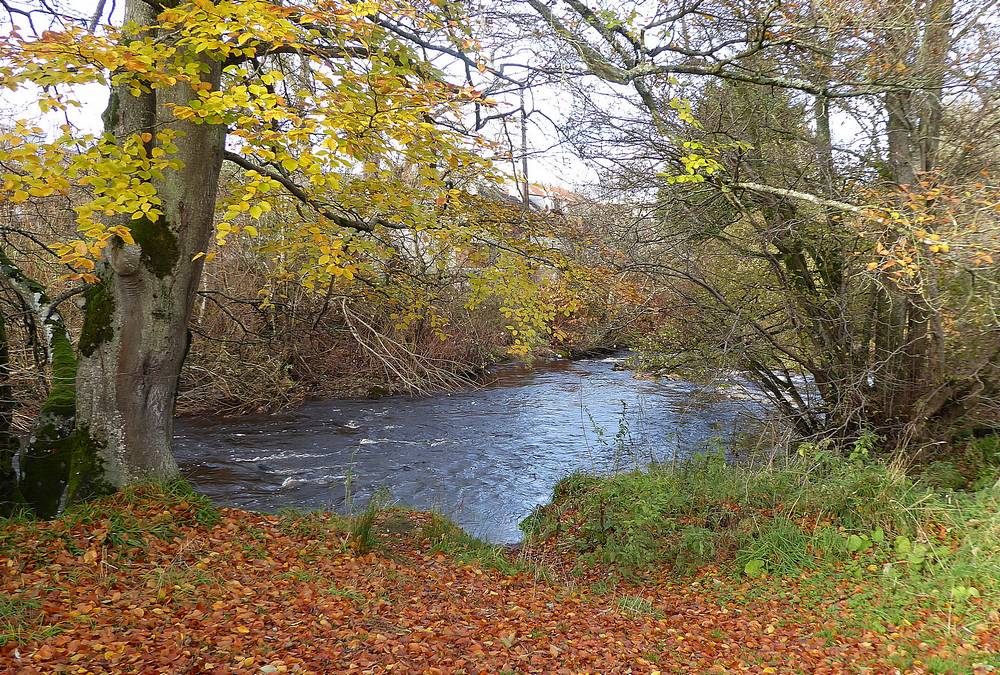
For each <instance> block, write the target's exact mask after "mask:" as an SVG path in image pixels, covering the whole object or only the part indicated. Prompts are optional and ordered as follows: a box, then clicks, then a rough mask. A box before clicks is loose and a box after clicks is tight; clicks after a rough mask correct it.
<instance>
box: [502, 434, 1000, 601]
mask: <svg viewBox="0 0 1000 675" xmlns="http://www.w3.org/2000/svg"><path fill="white" fill-rule="evenodd" d="M869 443H870V439H862V441H860V442H859V443H858V444H856V445H855V446H854V447H853V448H850V449H849V451H848V452H846V453H838V452H836V451H835V450H834V449H832V448H830V447H828V446H822V445H820V446H817V445H805V446H802V447H801V448H800V450H799V452H798V453H797V454H796V455H794V456H792V457H788V458H785V459H782V460H780V461H772V462H770V463H768V464H766V465H762V466H746V465H738V464H736V465H734V464H730V463H727V461H726V459H725V457H724V455H723V454H722V453H714V454H707V455H702V456H698V457H695V458H693V459H690V460H688V461H686V462H681V463H679V464H677V465H654V466H652V467H651V468H649V469H647V470H644V471H633V472H629V473H621V474H615V475H609V476H602V477H596V476H592V475H586V474H579V473H578V474H573V475H571V476H568V477H567V478H565V479H564V480H563V481H561V482H560V483H559V484H558V485H557V486H556V488H555V491H554V501H553V503H552V504H550V505H548V506H544V507H540V508H538V509H537V510H536V511H535V512H534V513H532V514H531V515H530V516H529V517H528V518H527V519H526V520H525V521H524V522H523V523H522V524H521V527H522V529H523V530H524V531H525V534H526V536H527V539H528V542H529V544H530V545H536V544H543V543H544V542H549V543H554V544H555V545H557V546H558V547H559V548H560V549H562V550H569V551H572V553H573V555H575V556H577V557H578V558H579V559H580V560H581V561H582V562H583V563H584V564H585V565H590V566H595V567H596V566H601V567H605V568H608V569H609V570H610V572H611V573H612V574H615V575H617V576H619V577H621V578H623V579H632V580H636V579H641V578H643V577H645V576H648V575H652V574H654V573H662V572H663V571H664V569H665V568H666V570H668V571H669V572H671V573H674V574H684V573H689V572H694V571H696V570H698V569H702V568H704V567H705V566H707V565H717V566H718V567H720V568H721V569H722V570H723V571H727V572H728V573H730V574H731V575H733V576H737V577H741V578H743V579H748V580H752V581H753V583H760V584H764V585H766V582H767V580H768V579H769V578H774V579H780V577H782V576H786V575H796V576H798V577H803V578H804V577H807V576H817V577H819V578H821V579H825V580H826V582H827V583H829V582H830V580H831V579H832V578H836V579H837V580H842V581H848V582H856V581H857V580H868V581H877V582H878V583H877V584H875V586H876V587H877V588H879V589H880V592H883V591H884V592H885V593H887V594H894V595H896V596H898V597H900V598H902V599H901V600H900V602H918V601H919V602H921V603H924V604H928V603H930V604H932V605H934V606H935V607H937V608H941V607H944V608H946V609H947V611H948V612H950V613H952V612H953V613H955V614H956V615H959V614H964V613H966V612H967V610H977V611H978V610H983V609H984V608H986V607H989V606H993V607H995V606H996V598H997V596H998V595H1000V487H997V486H996V484H995V481H996V479H995V474H994V477H993V479H992V480H991V481H990V480H983V479H980V480H979V483H977V484H976V485H975V487H978V489H967V490H964V491H962V490H953V489H942V488H941V487H940V485H939V484H938V483H936V482H935V481H933V480H931V479H929V478H927V477H924V476H919V475H917V476H915V477H914V476H911V475H908V474H907V472H906V471H904V470H903V468H902V467H901V466H900V465H898V464H894V463H890V464H886V463H883V462H880V461H876V460H874V459H871V454H872V453H871V451H872V449H873V448H872V447H871V446H870V444H869ZM983 473H984V475H988V472H983ZM778 585H780V582H779V583H778ZM864 604H865V603H859V604H858V609H859V611H860V610H861V609H864V607H863V606H864Z"/></svg>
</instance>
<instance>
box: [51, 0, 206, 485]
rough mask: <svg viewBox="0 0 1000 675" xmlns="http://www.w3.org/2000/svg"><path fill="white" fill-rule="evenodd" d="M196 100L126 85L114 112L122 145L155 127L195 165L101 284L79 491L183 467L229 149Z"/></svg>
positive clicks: (77, 469) (162, 190)
mask: <svg viewBox="0 0 1000 675" xmlns="http://www.w3.org/2000/svg"><path fill="white" fill-rule="evenodd" d="M154 19H155V13H154V11H153V10H152V9H151V8H150V6H149V5H147V4H145V3H144V2H142V0H129V2H128V4H127V8H126V23H127V22H129V21H133V22H135V23H136V24H138V25H140V26H142V25H150V24H152V23H153V21H154ZM203 64H204V66H205V67H206V69H207V72H203V73H202V75H201V77H202V80H203V81H206V82H209V83H210V84H211V85H212V87H213V88H216V89H217V88H218V85H219V75H220V64H219V63H217V62H213V61H211V60H209V59H207V58H205V59H203ZM196 98H197V95H196V93H195V92H194V91H193V89H192V88H191V87H190V86H189V85H188V84H187V83H179V84H177V85H174V86H171V87H165V88H160V89H156V90H155V91H154V92H153V93H148V94H142V95H139V96H132V95H131V94H130V93H129V92H128V90H127V89H125V88H119V90H118V91H115V92H113V94H112V97H111V102H110V104H109V107H108V111H107V112H106V117H105V124H106V127H107V129H108V130H109V131H111V132H112V133H114V134H115V136H116V137H117V138H118V139H119V142H121V141H122V140H123V139H124V138H127V137H128V136H130V135H133V134H139V133H148V134H150V136H151V137H152V140H151V141H150V142H149V143H147V146H148V147H149V148H150V149H151V148H152V147H153V146H154V145H155V144H156V143H157V140H156V135H157V133H158V132H162V130H164V129H171V130H173V131H175V132H177V133H178V137H177V138H176V139H175V141H174V143H175V144H176V146H177V148H178V150H177V152H176V153H175V154H174V155H173V157H174V158H176V159H178V160H180V162H181V163H182V165H183V166H182V168H180V169H177V170H171V171H168V172H166V173H165V175H164V177H163V178H162V179H159V180H154V181H153V185H154V187H155V188H156V191H157V195H158V196H159V198H160V200H161V202H162V204H161V206H160V209H161V210H162V211H163V215H162V216H160V217H159V218H158V219H157V220H156V221H155V222H152V221H150V220H149V219H147V218H140V219H138V220H131V221H130V222H128V226H129V227H130V228H131V231H132V236H133V238H134V239H135V242H136V243H135V245H127V244H125V243H123V242H121V241H118V242H116V243H115V244H114V245H113V246H111V247H109V250H108V252H107V255H106V259H105V260H104V261H103V263H102V265H101V268H100V270H99V275H100V278H101V282H100V284H99V285H97V286H96V287H95V288H94V289H93V290H92V291H91V293H89V294H88V296H87V303H86V313H85V320H84V327H83V330H82V333H81V336H80V367H79V372H78V377H77V419H78V428H79V429H80V430H81V432H84V431H85V432H86V433H87V434H88V435H89V438H90V440H91V442H92V451H91V453H92V454H91V456H90V458H89V460H88V459H84V460H81V462H79V463H78V464H74V468H73V477H72V479H71V485H70V491H71V498H80V497H85V496H87V494H89V493H92V492H94V491H95V490H99V489H101V488H102V487H106V488H119V487H121V486H123V485H127V484H129V483H134V482H137V481H141V480H146V479H167V478H170V477H173V476H175V475H176V474H177V464H176V462H175V461H174V458H173V454H172V452H171V437H172V432H173V416H174V403H175V396H176V393H177V381H178V378H179V376H180V371H181V365H182V363H183V361H184V357H185V355H186V352H187V343H188V320H189V318H190V316H191V313H192V310H193V306H194V298H195V294H196V292H197V289H198V284H199V281H200V278H201V270H202V264H203V263H202V261H201V260H200V259H199V260H197V261H192V257H193V256H194V255H195V254H196V253H197V252H199V251H204V250H206V248H207V246H208V243H209V240H210V237H211V234H212V227H213V218H214V212H215V202H216V192H217V188H218V182H219V172H220V169H221V166H222V156H223V149H224V144H225V129H224V127H223V126H221V125H210V124H195V123H191V122H184V121H179V120H177V119H175V118H174V117H173V114H172V112H171V106H172V105H185V104H187V103H188V102H189V101H191V100H193V99H196Z"/></svg>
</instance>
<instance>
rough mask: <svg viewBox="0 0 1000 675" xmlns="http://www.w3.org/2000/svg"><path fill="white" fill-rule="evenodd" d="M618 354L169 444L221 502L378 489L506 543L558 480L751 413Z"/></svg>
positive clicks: (304, 412)
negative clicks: (626, 366) (648, 375)
mask: <svg viewBox="0 0 1000 675" xmlns="http://www.w3.org/2000/svg"><path fill="white" fill-rule="evenodd" d="M621 360H622V359H621V357H608V358H605V359H600V360H597V359H593V360H589V361H582V362H581V361H577V362H572V363H570V362H559V363H554V364H544V365H543V366H541V367H540V368H539V369H537V370H535V371H528V370H524V369H510V370H509V371H503V372H501V373H499V374H498V376H497V379H496V381H495V382H493V383H490V384H488V385H486V386H483V387H479V388H476V389H474V390H470V391H467V392H462V393H458V394H455V395H453V396H435V397H430V398H414V397H408V396H394V397H391V398H389V399H383V404H382V405H377V406H375V407H373V406H372V402H371V401H368V400H365V401H360V400H359V401H336V402H329V403H324V402H310V403H308V404H306V405H304V406H303V407H302V408H300V409H298V410H296V411H294V412H293V413H290V414H287V415H276V416H267V417H262V416H256V417H252V418H245V419H235V420H234V419H227V420H211V419H198V420H178V422H177V429H178V432H177V435H176V438H175V446H176V453H177V457H178V461H179V462H180V464H181V466H182V469H183V470H184V472H185V474H186V475H187V476H188V477H189V478H190V480H191V481H192V482H193V483H194V484H195V486H196V487H197V488H198V489H200V490H201V491H203V492H205V493H206V494H208V495H209V496H211V497H212V498H213V499H215V500H217V501H219V502H221V503H223V504H226V505H232V506H238V507H243V508H253V509H260V510H272V511H273V510H277V509H279V508H282V507H285V506H296V507H304V508H346V503H347V499H348V495H347V491H348V486H347V485H346V483H348V482H349V483H350V492H351V501H352V502H354V503H363V502H364V500H365V499H366V498H367V497H368V496H369V495H371V494H372V493H373V492H374V491H375V490H376V489H378V488H379V487H387V488H389V490H390V491H391V493H392V495H393V498H394V499H395V500H396V501H398V502H399V503H402V504H406V505H409V506H413V507H415V508H422V509H438V510H440V511H442V512H444V513H445V514H447V515H449V516H450V517H452V518H454V519H455V520H456V521H457V522H458V523H459V524H461V525H462V526H463V527H466V528H467V529H468V530H469V531H470V532H472V533H474V534H477V535H479V536H485V537H486V538H488V539H491V540H492V541H496V542H512V541H516V540H517V539H519V538H520V531H519V530H518V528H517V523H518V522H519V521H520V520H521V519H522V518H523V517H524V516H526V515H527V514H528V513H529V512H530V511H531V509H532V508H533V507H534V506H535V505H537V504H540V503H544V502H545V501H547V500H548V498H549V496H550V495H551V491H552V487H553V486H554V485H555V483H556V481H558V480H559V479H560V478H562V477H563V476H565V475H567V474H569V473H571V472H573V471H579V470H583V471H588V470H589V471H599V472H606V471H611V470H614V469H615V468H621V467H627V468H631V467H633V466H641V465H643V464H644V463H646V462H648V461H650V460H654V459H660V460H670V459H672V458H673V457H674V456H678V457H683V456H686V455H687V454H689V453H691V452H692V451H694V450H696V449H698V448H699V447H703V446H704V445H705V443H706V442H707V441H708V439H710V438H711V437H712V436H718V435H719V434H728V433H732V431H733V430H734V428H735V427H736V425H737V423H738V421H739V419H740V418H741V416H745V415H753V414H755V413H757V412H759V411H760V410H761V406H760V404H759V402H757V401H755V400H752V399H750V398H748V399H747V400H738V401H734V400H732V399H731V398H725V397H718V396H714V397H710V396H704V395H702V394H700V393H699V392H702V391H703V389H702V388H699V387H698V386H697V385H694V384H692V383H689V382H678V381H671V380H664V381H663V382H655V381H645V380H637V379H635V378H633V377H632V376H631V374H630V373H628V372H627V371H617V370H614V369H613V366H614V364H615V363H618V362H620V361H621ZM740 385H741V386H745V383H740ZM751 391H752V390H751ZM741 393H742V392H741ZM385 401H390V402H391V404H388V405H386V404H385ZM623 402H624V404H623ZM623 405H624V413H623ZM619 432H621V433H619ZM359 436H360V438H359ZM616 436H619V438H616ZM623 450H624V452H623ZM348 475H350V481H348V478H347V476H348Z"/></svg>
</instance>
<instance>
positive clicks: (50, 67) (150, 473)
mask: <svg viewBox="0 0 1000 675" xmlns="http://www.w3.org/2000/svg"><path fill="white" fill-rule="evenodd" d="M4 8H5V9H6V11H7V12H8V15H9V16H10V17H11V18H12V22H13V23H14V24H15V25H16V26H17V27H16V28H15V29H14V30H13V31H12V32H11V34H10V35H9V36H7V37H5V38H3V40H2V42H0V55H2V61H0V81H2V82H3V84H4V86H6V87H7V88H8V89H10V90H14V91H18V90H21V91H24V90H26V89H29V90H33V91H36V92H38V97H37V105H38V106H39V108H40V110H41V112H42V113H48V114H49V119H51V118H52V116H53V115H56V116H58V115H62V114H63V113H65V112H67V111H72V110H73V108H74V107H75V106H77V105H78V104H77V102H76V101H75V97H76V96H78V95H79V92H80V91H81V86H82V85H92V84H101V85H107V86H108V87H109V88H110V92H111V93H110V97H109V101H108V104H107V108H106V110H105V112H104V114H103V124H104V128H103V132H101V133H98V134H86V133H83V132H82V131H81V130H80V129H78V128H75V127H73V126H71V125H70V124H69V122H66V123H63V124H61V126H60V127H59V128H58V129H57V130H56V131H55V133H50V132H49V131H48V130H46V129H45V128H43V127H40V126H38V125H37V124H36V123H33V122H32V121H31V120H27V119H26V120H20V121H18V122H17V125H16V127H15V128H14V129H12V130H11V131H10V132H9V133H6V134H3V135H2V137H0V199H3V200H6V201H7V202H8V203H9V204H11V205H12V207H13V208H19V207H20V206H21V205H26V204H27V203H30V201H31V200H33V199H42V198H46V197H50V196H52V195H53V194H64V195H67V196H68V197H70V198H72V199H73V200H74V208H75V212H76V216H77V226H78V231H79V237H78V238H76V239H74V240H69V241H62V242H56V243H54V244H53V245H52V246H53V249H54V250H55V251H56V253H57V254H58V255H59V258H60V260H61V261H62V262H63V263H64V264H65V265H66V266H68V268H70V270H71V272H70V278H71V279H73V280H75V281H78V282H80V283H81V284H83V285H84V287H85V288H86V290H85V292H84V294H83V297H84V298H85V303H84V309H83V311H84V315H85V318H84V323H83V328H82V331H81V333H80V336H79V341H78V351H76V352H74V349H73V346H72V344H71V342H68V340H67V339H66V336H65V334H64V331H63V330H61V329H60V326H61V324H60V323H59V321H58V312H57V311H54V308H53V307H49V306H48V305H47V299H46V298H45V296H44V293H40V292H39V291H40V289H33V288H32V286H31V283H30V280H27V279H26V278H22V277H23V275H21V274H20V272H19V271H18V270H17V269H16V267H15V266H13V265H12V264H11V265H9V266H8V267H5V273H6V276H7V277H8V279H11V280H15V281H17V282H18V283H20V285H21V286H23V287H24V288H25V292H26V293H28V294H32V293H33V292H34V295H32V298H31V299H32V303H33V305H34V306H36V309H37V311H38V312H39V315H40V316H41V317H42V319H43V321H44V322H45V323H46V325H47V326H49V329H48V331H47V336H48V352H49V354H50V360H51V362H52V367H53V381H54V382H55V383H56V385H57V386H54V387H53V389H52V396H51V397H50V400H49V403H47V404H46V407H45V410H44V411H43V417H42V419H40V420H39V423H38V425H36V429H35V432H34V433H33V434H32V437H31V439H30V441H29V445H28V448H27V450H26V452H25V455H24V457H23V460H22V462H21V473H22V476H21V480H20V482H19V490H20V492H21V493H22V497H23V498H24V499H26V500H27V502H28V503H29V505H30V506H31V507H32V508H34V510H35V511H36V512H37V513H39V514H41V515H51V514H53V513H55V512H56V511H57V510H58V509H59V507H60V506H61V505H62V504H65V503H67V502H68V501H72V500H76V499H80V498H83V497H86V496H87V495H89V494H92V493H95V492H100V491H104V490H108V489H115V488H117V487H120V486H122V485H125V484H128V483H132V482H135V481H139V480H145V479H150V478H153V479H163V478H169V477H172V476H174V475H176V473H177V466H176V464H175V462H174V459H173V456H172V454H171V450H170V443H171V435H172V419H173V414H174V399H175V395H176V393H177V381H178V375H179V372H180V368H181V364H182V362H183V360H184V357H185V353H186V350H187V345H188V341H189V337H188V332H187V327H188V319H189V317H190V315H191V312H192V307H193V303H194V297H195V292H196V290H197V288H198V284H199V278H200V275H201V272H202V267H203V265H205V264H206V262H209V261H210V260H211V258H212V257H213V256H214V255H215V253H214V252H213V251H210V248H212V247H211V244H213V242H214V244H215V245H216V247H217V246H224V245H225V243H226V240H227V239H228V238H230V237H235V236H239V237H250V238H255V237H262V236H263V235H264V234H265V232H264V231H263V229H264V228H266V227H267V223H269V222H273V221H272V220H271V219H270V217H269V214H271V213H273V212H280V215H281V217H282V228H283V229H282V232H281V237H280V240H279V241H274V240H271V243H269V245H271V246H274V247H276V248H275V254H276V255H280V249H281V247H288V248H291V249H294V251H295V253H296V255H295V256H294V257H295V259H296V260H300V261H301V260H305V262H303V263H301V265H300V267H299V268H297V269H295V270H293V272H294V274H295V275H296V277H297V278H299V279H300V280H301V281H302V283H304V284H306V285H307V286H309V287H322V286H323V285H325V284H326V283H328V282H332V281H336V280H338V279H341V280H350V279H352V278H353V277H354V275H355V274H357V273H358V271H359V258H361V257H362V256H363V254H364V252H365V251H371V250H374V249H378V248H379V247H386V246H390V247H391V245H392V243H391V240H392V237H391V236H388V235H389V234H390V233H392V232H394V231H408V232H411V233H417V235H416V236H425V237H430V238H432V239H434V240H435V241H438V242H439V243H440V245H445V246H447V245H453V246H454V247H455V248H456V250H457V249H460V248H462V247H466V246H471V245H473V244H472V240H473V237H472V236H471V235H469V234H468V233H465V232H463V228H474V227H477V225H476V224H475V223H474V222H469V221H463V220H461V219H457V220H456V219H451V220H447V221H445V220H444V219H442V218H440V217H439V216H440V214H441V213H442V212H443V211H445V210H447V209H448V208H449V204H450V203H452V202H454V201H455V200H456V199H458V198H459V197H460V196H461V195H462V190H461V187H462V184H463V181H468V180H470V179H471V178H472V177H477V176H482V175H484V174H486V173H488V162H487V161H486V160H484V159H483V157H484V156H487V155H488V154H489V149H488V148H486V147H485V146H484V145H482V144H481V143H480V142H479V141H478V140H477V139H476V138H475V136H473V135H470V134H468V133H466V131H465V127H464V125H463V124H462V116H463V114H464V112H463V110H464V108H465V107H466V106H469V105H479V106H483V105H488V102H486V101H484V100H483V96H482V94H481V93H480V92H479V91H477V90H476V89H475V88H473V86H472V85H471V80H472V78H473V77H478V76H479V75H480V73H481V72H483V71H486V67H485V66H484V65H482V64H480V63H478V62H477V61H476V60H475V59H474V58H472V57H470V56H467V55H466V54H467V52H470V51H471V49H472V48H474V43H473V40H472V38H471V37H470V36H469V35H468V33H467V32H466V30H465V29H464V28H463V26H462V22H461V18H460V15H459V14H458V12H457V11H456V9H455V6H454V5H453V4H452V3H450V2H446V1H443V0H435V1H434V2H430V3H420V4H410V3H406V2H395V1H394V0H388V1H381V0H380V1H378V2H374V1H365V2H348V1H345V2H339V1H325V2H319V3H307V4H301V5H300V4H290V3H282V2H271V1H267V0H240V1H235V0H191V1H185V2H163V3H160V2H150V1H147V0H126V2H125V3H124V12H123V16H122V20H121V21H120V22H119V25H117V26H112V25H103V24H102V10H103V8H104V3H101V5H100V7H99V9H98V11H97V14H96V15H95V16H94V17H93V19H92V20H89V21H80V20H74V19H73V18H72V17H68V16H64V15H62V14H59V13H58V12H57V11H56V10H54V9H52V8H51V7H50V6H49V5H45V4H43V5H38V6H23V7H22V6H15V5H11V4H8V3H7V2H5V3H4ZM39 23H46V25H47V28H46V29H45V30H36V25H37V24H39ZM435 56H438V57H442V56H443V57H445V58H447V59H448V60H449V62H453V63H458V64H460V65H461V66H463V67H462V68H458V69H456V70H457V72H459V73H460V75H459V78H458V79H457V80H456V81H454V82H452V81H450V80H449V78H448V76H447V74H446V73H445V72H444V71H442V70H440V69H439V68H438V67H436V66H435V65H434V63H432V61H431V60H430V59H432V58H433V57H435ZM32 88H33V89H32ZM67 119H68V117H67ZM224 163H229V164H231V165H232V166H233V167H234V169H235V170H236V171H237V172H238V174H239V180H238V181H235V182H234V184H235V185H236V186H237V188H236V189H234V190H231V191H230V193H229V194H228V195H227V197H226V198H225V199H224V200H220V199H219V193H218V186H219V181H220V172H221V171H222V167H223V165H224ZM400 166H407V167H411V168H412V171H409V173H408V175H406V176H404V175H403V173H404V172H401V171H400V169H399V167H400ZM445 222H446V223H447V224H446V225H445V224H442V223H445ZM498 229H499V228H495V227H494V228H492V230H489V231H486V230H484V231H482V232H480V234H479V236H480V238H481V239H485V240H486V241H488V242H489V241H495V236H494V235H498V234H499V236H502V233H498V232H497V230H498ZM420 233H424V234H420ZM387 242H389V243H387ZM6 263H9V261H6ZM6 263H5V264H6ZM263 301H264V302H267V298H266V296H265V297H264V298H263ZM74 385H75V387H74ZM56 404H58V405H56ZM8 455H9V453H8V454H5V455H4V456H3V457H0V459H2V460H3V461H4V464H5V465H6V468H2V467H0V468H2V471H3V473H0V478H4V480H6V481H7V482H10V480H11V478H10V476H11V473H10V457H9V456H8Z"/></svg>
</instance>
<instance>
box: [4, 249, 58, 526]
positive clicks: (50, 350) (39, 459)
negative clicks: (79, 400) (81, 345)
mask: <svg viewBox="0 0 1000 675" xmlns="http://www.w3.org/2000/svg"><path fill="white" fill-rule="evenodd" d="M0 272H2V274H3V278H4V280H5V282H6V283H7V284H8V285H9V286H10V287H11V288H12V289H13V290H14V292H15V293H17V295H18V297H19V298H20V301H21V304H22V305H23V306H24V307H25V308H26V310H27V312H28V314H29V316H30V317H31V318H32V320H33V321H34V324H35V327H36V329H37V331H38V332H39V333H40V334H41V335H42V336H43V342H44V348H45V355H46V360H47V362H48V365H49V367H50V368H51V377H50V386H49V395H48V397H47V398H46V399H45V402H44V403H43V404H42V409H41V411H40V412H39V415H38V418H37V419H36V420H35V423H34V426H33V427H32V429H31V433H30V434H29V436H28V439H27V442H26V443H25V445H24V449H23V451H22V452H21V455H20V471H19V474H18V475H15V474H14V472H13V470H12V468H11V469H10V470H9V471H8V467H9V466H10V460H12V459H13V456H14V454H15V453H16V452H17V450H18V445H19V444H18V442H17V440H16V438H14V436H13V434H12V433H11V429H10V427H11V422H12V420H11V416H12V414H13V400H12V398H11V395H12V392H10V391H9V389H10V387H9V384H6V383H5V384H4V386H3V394H2V397H3V399H4V402H3V414H2V415H0V445H2V446H3V447H2V448H0V453H2V456H0V474H2V475H0V481H2V482H6V481H7V480H13V481H15V482H16V487H15V489H14V490H13V491H12V492H11V494H14V497H13V500H12V506H11V508H17V503H22V504H24V505H26V506H28V507H30V508H31V509H32V510H33V511H34V512H35V514H37V515H38V516H40V517H42V518H50V517H52V516H54V515H56V513H57V512H58V511H59V508H60V506H61V505H62V498H63V492H64V490H65V487H66V483H67V480H68V477H69V472H70V465H71V463H72V461H73V453H74V450H75V447H76V434H75V413H76V406H75V400H74V380H75V379H76V354H75V352H74V349H73V342H72V340H71V339H70V336H69V333H68V331H67V330H66V324H65V322H64V321H63V318H62V315H61V314H60V313H59V311H58V310H57V309H56V307H55V305H53V303H52V302H51V301H50V300H49V297H48V295H47V293H46V291H45V288H44V287H43V286H42V285H41V284H39V283H38V282H37V281H35V280H34V279H31V278H29V277H27V276H25V274H24V273H23V272H22V271H21V269H20V268H19V267H18V266H17V265H16V264H15V263H14V262H13V261H12V260H11V259H10V258H9V257H8V256H7V254H6V252H5V251H3V250H0ZM2 342H3V350H4V352H6V339H3V340H2ZM0 361H3V362H4V367H6V354H4V355H3V357H2V358H0ZM4 379H6V378H5V376H4ZM4 476H7V478H4ZM13 502H17V503H13Z"/></svg>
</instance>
